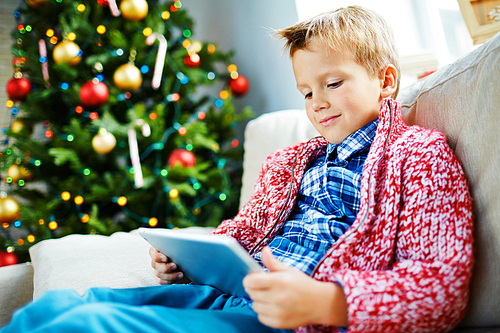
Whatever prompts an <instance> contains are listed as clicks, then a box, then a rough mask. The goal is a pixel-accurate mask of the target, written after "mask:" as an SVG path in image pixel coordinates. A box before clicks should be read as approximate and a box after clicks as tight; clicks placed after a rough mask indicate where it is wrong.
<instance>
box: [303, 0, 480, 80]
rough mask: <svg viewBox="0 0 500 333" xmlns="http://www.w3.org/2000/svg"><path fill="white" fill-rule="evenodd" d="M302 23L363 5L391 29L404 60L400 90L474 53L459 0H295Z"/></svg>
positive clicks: (402, 60) (402, 62)
mask: <svg viewBox="0 0 500 333" xmlns="http://www.w3.org/2000/svg"><path fill="white" fill-rule="evenodd" d="M295 3H296V7H297V13H298V17H299V20H304V19H307V18H310V17H312V16H314V15H317V14H320V13H322V12H325V11H328V10H333V9H335V8H339V7H345V6H350V5H360V6H363V7H366V8H368V9H371V10H374V11H376V12H377V13H379V14H380V15H382V16H383V17H384V18H385V19H386V20H387V21H388V22H389V24H390V25H391V26H392V28H393V30H394V37H395V39H396V44H397V47H398V50H399V54H400V58H401V72H402V73H401V75H402V76H401V86H402V88H404V87H405V86H408V85H410V84H411V83H413V82H415V81H416V80H417V79H418V77H419V76H420V75H422V74H424V73H425V72H426V71H429V70H434V69H437V68H439V67H442V66H444V65H446V64H449V63H451V62H453V61H455V60H457V59H458V58H459V57H461V56H462V55H464V54H466V53H468V52H469V51H471V50H472V48H473V44H472V39H471V38H470V35H469V33H468V30H467V27H466V25H465V22H464V20H463V17H462V14H461V12H460V8H459V6H458V3H457V1H456V0H440V1H435V0H434V1H433V0H399V1H393V0H357V1H353V0H295Z"/></svg>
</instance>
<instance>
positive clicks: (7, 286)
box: [0, 264, 33, 327]
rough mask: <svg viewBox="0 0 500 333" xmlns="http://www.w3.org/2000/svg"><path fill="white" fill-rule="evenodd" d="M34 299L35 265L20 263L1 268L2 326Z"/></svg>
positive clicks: (0, 315) (0, 307)
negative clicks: (18, 309) (15, 312)
mask: <svg viewBox="0 0 500 333" xmlns="http://www.w3.org/2000/svg"><path fill="white" fill-rule="evenodd" d="M32 299H33V267H32V266H31V264H19V265H14V266H6V267H1V268H0V327H2V326H4V325H6V324H7V323H8V322H9V321H10V318H11V316H12V313H13V312H14V311H15V310H16V309H17V308H20V307H21V306H23V305H25V304H26V303H28V302H29V301H31V300H32Z"/></svg>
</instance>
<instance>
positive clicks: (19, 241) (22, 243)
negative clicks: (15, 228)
mask: <svg viewBox="0 0 500 333" xmlns="http://www.w3.org/2000/svg"><path fill="white" fill-rule="evenodd" d="M17 245H19V246H23V245H24V240H22V239H21V238H19V239H18V240H17Z"/></svg>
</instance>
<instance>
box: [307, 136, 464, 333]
mask: <svg viewBox="0 0 500 333" xmlns="http://www.w3.org/2000/svg"><path fill="white" fill-rule="evenodd" d="M427 134H428V135H429V133H428V132H427ZM430 135H431V136H434V139H432V140H428V139H429V138H427V139H426V144H424V145H421V144H417V145H411V147H410V148H409V149H410V151H409V152H408V155H407V157H406V159H405V161H404V162H403V164H402V170H401V177H402V188H401V200H400V201H401V203H400V208H399V214H398V219H399V221H398V223H397V231H396V235H395V237H394V239H393V244H391V245H390V247H394V250H391V251H392V256H393V260H392V262H391V263H390V264H389V265H388V267H387V269H380V270H357V269H340V270H338V271H336V272H335V273H333V274H332V275H330V276H329V277H328V279H329V280H330V281H331V282H337V283H340V284H341V285H342V287H343V289H344V293H345V295H346V299H347V304H348V318H349V331H348V332H447V331H449V330H450V329H452V328H453V327H455V326H456V325H457V324H458V323H459V322H460V320H461V319H462V317H463V315H464V313H465V310H466V305H467V301H468V285H469V280H470V277H471V269H472V263H473V255H472V252H473V250H472V242H473V238H472V203H471V198H470V195H469V191H468V186H467V183H466V179H465V175H464V173H463V171H462V168H461V165H460V163H459V161H458V160H457V158H456V157H455V156H454V154H453V152H452V151H451V149H450V148H449V146H448V145H447V143H446V141H445V139H444V136H442V135H441V134H437V135H436V134H430ZM436 137H437V138H436ZM407 139H410V140H411V138H407ZM382 206H383V205H382ZM380 214H383V212H380ZM382 241H387V238H384V240H382ZM324 329H325V328H324V327H316V328H313V329H312V331H324Z"/></svg>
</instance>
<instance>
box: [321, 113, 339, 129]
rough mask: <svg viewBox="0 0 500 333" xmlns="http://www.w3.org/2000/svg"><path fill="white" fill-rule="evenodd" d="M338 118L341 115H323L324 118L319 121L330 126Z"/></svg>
mask: <svg viewBox="0 0 500 333" xmlns="http://www.w3.org/2000/svg"><path fill="white" fill-rule="evenodd" d="M337 118H340V115H336V116H327V117H323V118H321V120H320V121H319V123H320V124H321V125H322V126H328V125H330V124H331V123H333V122H334V121H335V120H336V119H337Z"/></svg>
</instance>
